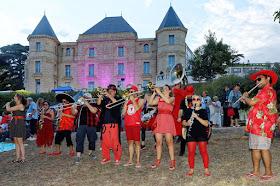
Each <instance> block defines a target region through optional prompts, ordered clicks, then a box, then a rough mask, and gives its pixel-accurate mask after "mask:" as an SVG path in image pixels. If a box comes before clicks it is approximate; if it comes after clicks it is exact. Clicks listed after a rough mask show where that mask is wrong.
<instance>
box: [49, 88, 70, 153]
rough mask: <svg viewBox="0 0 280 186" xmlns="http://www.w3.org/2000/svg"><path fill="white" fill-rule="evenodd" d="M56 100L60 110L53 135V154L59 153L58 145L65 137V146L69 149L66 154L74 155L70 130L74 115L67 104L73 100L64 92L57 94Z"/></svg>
mask: <svg viewBox="0 0 280 186" xmlns="http://www.w3.org/2000/svg"><path fill="white" fill-rule="evenodd" d="M56 100H57V101H58V102H61V103H62V111H60V113H59V115H60V117H61V120H60V124H59V127H58V129H57V132H56V135H55V146H56V153H54V154H53V156H57V155H60V154H61V151H60V145H61V142H62V141H63V140H64V138H66V143H67V147H69V149H70V153H69V155H68V156H74V155H75V153H74V151H73V143H72V139H71V132H72V129H73V126H74V120H75V115H74V114H72V112H71V105H69V103H70V102H71V103H74V102H75V100H74V99H73V98H72V97H71V96H70V95H68V94H64V93H63V94H58V95H57V96H56Z"/></svg>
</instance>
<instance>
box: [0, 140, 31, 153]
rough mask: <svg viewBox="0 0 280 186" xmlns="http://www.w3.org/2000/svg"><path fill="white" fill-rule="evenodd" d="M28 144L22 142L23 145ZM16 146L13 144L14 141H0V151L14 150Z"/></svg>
mask: <svg viewBox="0 0 280 186" xmlns="http://www.w3.org/2000/svg"><path fill="white" fill-rule="evenodd" d="M27 145H28V144H24V146H27ZM15 148H16V147H15V144H14V143H4V142H1V143H0V152H6V151H9V150H14V149H15Z"/></svg>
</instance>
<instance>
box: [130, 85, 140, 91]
mask: <svg viewBox="0 0 280 186" xmlns="http://www.w3.org/2000/svg"><path fill="white" fill-rule="evenodd" d="M130 89H133V90H135V91H136V92H138V88H137V87H136V86H132V87H130Z"/></svg>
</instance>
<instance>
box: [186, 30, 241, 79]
mask: <svg viewBox="0 0 280 186" xmlns="http://www.w3.org/2000/svg"><path fill="white" fill-rule="evenodd" d="M205 40H206V44H204V45H202V46H200V47H198V48H197V49H196V50H195V51H194V59H192V60H190V64H191V66H192V71H191V75H192V77H193V78H194V80H196V81H202V80H206V81H212V79H214V78H215V77H216V76H217V75H218V74H225V73H226V71H225V69H226V68H227V67H228V65H232V64H233V63H235V62H238V61H239V60H240V58H241V57H244V55H243V54H238V51H236V50H234V49H232V48H231V47H230V46H229V45H227V44H224V43H223V40H222V39H221V40H220V41H217V38H216V35H215V33H213V32H211V31H209V34H208V35H205Z"/></svg>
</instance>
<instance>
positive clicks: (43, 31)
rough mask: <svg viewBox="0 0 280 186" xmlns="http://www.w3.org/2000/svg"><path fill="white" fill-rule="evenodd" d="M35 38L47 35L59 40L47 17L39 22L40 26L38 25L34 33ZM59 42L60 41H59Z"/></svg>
mask: <svg viewBox="0 0 280 186" xmlns="http://www.w3.org/2000/svg"><path fill="white" fill-rule="evenodd" d="M31 35H33V36H35V35H47V36H51V37H54V38H55V39H57V37H56V35H55V33H54V31H53V29H52V26H51V24H50V23H49V21H48V19H47V17H46V15H44V16H43V18H42V19H41V21H40V22H39V24H38V25H37V27H36V28H35V30H34V31H33V32H32V34H31ZM57 40H58V39H57Z"/></svg>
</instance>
